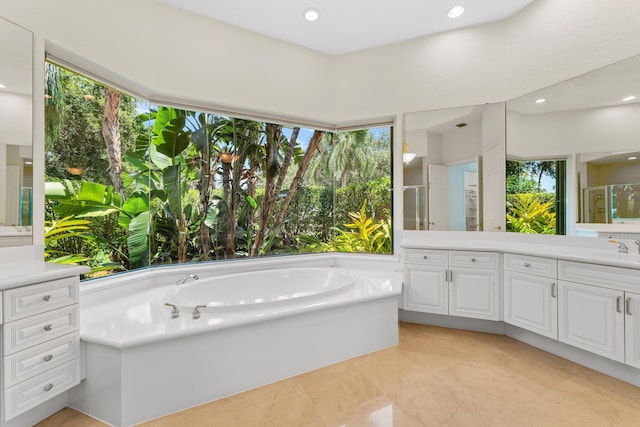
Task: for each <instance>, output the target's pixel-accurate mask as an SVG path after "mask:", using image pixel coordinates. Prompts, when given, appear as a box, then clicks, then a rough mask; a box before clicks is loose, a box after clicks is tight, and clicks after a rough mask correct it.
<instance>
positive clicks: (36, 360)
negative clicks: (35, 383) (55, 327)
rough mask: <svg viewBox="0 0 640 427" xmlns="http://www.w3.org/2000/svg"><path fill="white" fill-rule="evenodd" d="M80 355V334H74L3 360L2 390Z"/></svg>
mask: <svg viewBox="0 0 640 427" xmlns="http://www.w3.org/2000/svg"><path fill="white" fill-rule="evenodd" d="M79 355H80V334H79V333H78V332H74V333H72V334H68V335H64V336H62V337H60V338H56V339H54V340H51V341H47V342H46V343H44V344H40V345H37V346H35V347H31V348H28V349H26V350H22V351H19V352H17V353H14V354H11V355H9V356H7V357H5V358H4V361H3V368H4V370H3V378H4V388H9V387H12V386H14V385H16V384H19V383H21V382H23V381H25V380H28V379H29V378H33V377H35V376H36V375H39V374H41V373H43V372H45V371H47V370H49V369H51V368H55V367H56V366H60V365H62V364H63V363H66V362H68V361H70V360H72V359H75V358H77V357H78V356H79Z"/></svg>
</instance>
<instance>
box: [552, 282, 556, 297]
mask: <svg viewBox="0 0 640 427" xmlns="http://www.w3.org/2000/svg"><path fill="white" fill-rule="evenodd" d="M551 296H552V297H553V298H555V297H556V296H557V294H556V284H555V283H552V284H551Z"/></svg>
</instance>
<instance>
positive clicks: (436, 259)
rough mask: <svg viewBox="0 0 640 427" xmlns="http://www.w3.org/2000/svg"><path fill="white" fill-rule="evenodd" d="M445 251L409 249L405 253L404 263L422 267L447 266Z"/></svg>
mask: <svg viewBox="0 0 640 427" xmlns="http://www.w3.org/2000/svg"><path fill="white" fill-rule="evenodd" d="M447 253H448V252H447V251H436V250H430V249H411V250H407V251H405V262H407V263H410V264H422V265H443V266H446V265H447Z"/></svg>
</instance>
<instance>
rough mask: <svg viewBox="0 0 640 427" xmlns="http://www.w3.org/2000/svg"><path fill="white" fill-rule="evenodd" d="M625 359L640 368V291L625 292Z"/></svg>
mask: <svg viewBox="0 0 640 427" xmlns="http://www.w3.org/2000/svg"><path fill="white" fill-rule="evenodd" d="M624 312H625V323H624V332H625V361H626V363H627V365H630V366H633V367H634V368H640V293H634V292H625V308H624Z"/></svg>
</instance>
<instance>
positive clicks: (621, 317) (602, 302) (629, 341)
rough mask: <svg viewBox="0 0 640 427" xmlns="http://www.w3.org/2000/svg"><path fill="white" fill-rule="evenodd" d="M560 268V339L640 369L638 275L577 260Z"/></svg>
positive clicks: (563, 263) (635, 272)
mask: <svg viewBox="0 0 640 427" xmlns="http://www.w3.org/2000/svg"><path fill="white" fill-rule="evenodd" d="M558 269H559V270H558V278H559V279H560V280H559V281H558V284H559V295H558V316H559V320H558V331H559V334H558V339H559V340H560V341H562V342H565V343H567V344H571V345H573V346H576V347H579V348H582V349H584V350H588V351H590V352H592V353H596V354H599V355H600V356H604V357H607V358H609V359H613V360H616V361H618V362H622V363H626V364H628V365H631V366H636V367H638V366H640V364H639V363H638V361H639V359H640V357H639V353H640V351H639V350H638V348H639V346H640V330H639V328H638V327H637V325H638V324H639V321H638V320H637V319H636V318H637V317H638V316H639V315H640V312H638V311H637V310H638V308H640V307H639V305H640V303H638V290H640V283H638V282H639V281H638V277H639V276H640V275H639V271H638V270H636V269H629V268H619V267H610V266H604V265H594V264H587V263H579V262H572V261H559V263H558ZM625 317H626V319H625Z"/></svg>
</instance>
